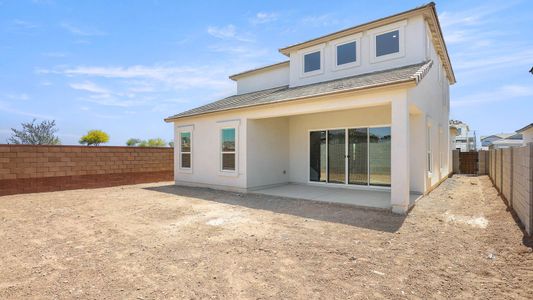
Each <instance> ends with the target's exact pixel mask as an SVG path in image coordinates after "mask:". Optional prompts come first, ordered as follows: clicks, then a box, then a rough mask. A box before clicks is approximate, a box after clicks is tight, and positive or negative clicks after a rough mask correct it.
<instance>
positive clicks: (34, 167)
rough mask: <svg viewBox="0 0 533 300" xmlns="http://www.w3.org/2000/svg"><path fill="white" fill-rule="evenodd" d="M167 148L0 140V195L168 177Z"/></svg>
mask: <svg viewBox="0 0 533 300" xmlns="http://www.w3.org/2000/svg"><path fill="white" fill-rule="evenodd" d="M173 160H174V154H173V149H172V148H155V147H154V148H152V147H107V146H105V147H93V146H90V147H87V146H34V145H0V195H9V194H18V193H32V192H45V191H56V190H65V189H76V188H97V187H105V186H116V185H123V184H135V183H144V182H154V181H166V180H173Z"/></svg>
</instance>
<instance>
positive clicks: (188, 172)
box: [178, 168, 192, 174]
mask: <svg viewBox="0 0 533 300" xmlns="http://www.w3.org/2000/svg"><path fill="white" fill-rule="evenodd" d="M178 172H179V173H185V174H192V168H188V169H185V168H178Z"/></svg>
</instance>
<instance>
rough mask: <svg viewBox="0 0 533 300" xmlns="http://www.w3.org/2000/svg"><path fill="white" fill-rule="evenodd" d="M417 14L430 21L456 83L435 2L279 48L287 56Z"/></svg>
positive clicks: (445, 66)
mask: <svg viewBox="0 0 533 300" xmlns="http://www.w3.org/2000/svg"><path fill="white" fill-rule="evenodd" d="M416 14H423V15H424V17H425V20H426V21H427V23H428V26H429V29H430V31H431V33H432V35H431V36H432V38H433V43H434V45H435V50H436V51H437V54H438V55H439V56H440V58H441V61H442V62H443V64H444V69H445V70H446V74H447V76H448V80H450V82H451V84H454V83H455V82H456V80H455V74H454V72H453V68H452V64H451V61H450V57H449V55H448V50H447V48H446V43H445V42H444V37H443V35H442V30H441V27H440V23H439V19H438V17H437V10H436V9H435V3H434V2H430V3H428V4H426V5H423V6H420V7H417V8H414V9H410V10H407V11H404V12H401V13H398V14H395V15H392V16H388V17H385V18H381V19H377V20H374V21H371V22H368V23H363V24H360V25H357V26H354V27H350V28H347V29H344V30H341V31H337V32H334V33H330V34H327V35H324V36H321V37H318V38H315V39H312V40H309V41H306V42H301V43H297V44H294V45H291V46H288V47H285V48H281V49H279V52H281V53H283V54H285V55H286V56H289V54H290V52H292V51H296V50H300V49H304V48H307V47H311V46H314V45H318V44H322V43H325V42H328V41H331V40H334V39H338V38H342V37H345V36H348V35H352V34H356V33H359V32H362V31H365V30H368V29H372V28H375V27H378V26H383V25H387V24H390V23H394V22H397V21H401V20H404V19H406V18H408V17H410V16H414V15H416Z"/></svg>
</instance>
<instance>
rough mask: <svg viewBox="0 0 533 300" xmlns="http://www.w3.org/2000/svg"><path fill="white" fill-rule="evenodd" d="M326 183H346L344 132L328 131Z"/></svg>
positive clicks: (339, 130) (342, 130)
mask: <svg viewBox="0 0 533 300" xmlns="http://www.w3.org/2000/svg"><path fill="white" fill-rule="evenodd" d="M328 182H331V183H345V182H346V131H345V130H344V129H338V130H328Z"/></svg>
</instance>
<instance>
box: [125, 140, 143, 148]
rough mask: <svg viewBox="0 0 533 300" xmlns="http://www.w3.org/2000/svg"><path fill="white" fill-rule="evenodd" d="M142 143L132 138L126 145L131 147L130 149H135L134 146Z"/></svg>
mask: <svg viewBox="0 0 533 300" xmlns="http://www.w3.org/2000/svg"><path fill="white" fill-rule="evenodd" d="M141 142H142V141H141V140H140V139H135V138H131V139H129V140H128V141H127V142H126V145H128V146H130V147H133V146H137V145H138V144H140V143H141Z"/></svg>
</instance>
